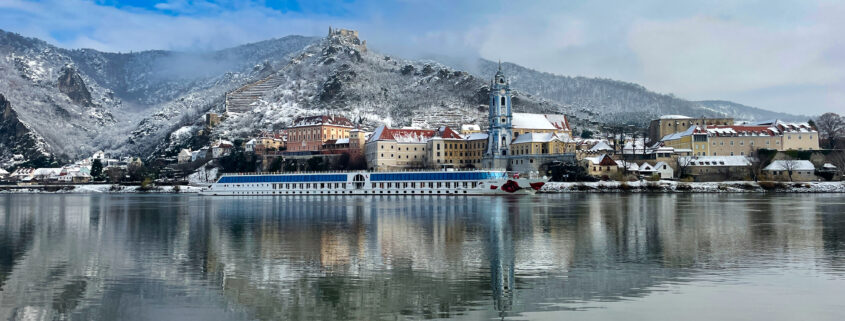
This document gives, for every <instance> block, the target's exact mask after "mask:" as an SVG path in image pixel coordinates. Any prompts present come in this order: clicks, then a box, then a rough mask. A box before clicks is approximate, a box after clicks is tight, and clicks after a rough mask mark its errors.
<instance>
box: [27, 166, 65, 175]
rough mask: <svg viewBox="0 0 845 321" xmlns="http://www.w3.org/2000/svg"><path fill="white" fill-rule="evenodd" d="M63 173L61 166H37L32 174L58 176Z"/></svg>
mask: <svg viewBox="0 0 845 321" xmlns="http://www.w3.org/2000/svg"><path fill="white" fill-rule="evenodd" d="M61 173H62V168H61V167H56V168H36V169H35V171H34V172H33V173H32V175H35V176H57V175H59V174H61Z"/></svg>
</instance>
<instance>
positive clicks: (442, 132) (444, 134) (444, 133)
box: [436, 127, 463, 139]
mask: <svg viewBox="0 0 845 321" xmlns="http://www.w3.org/2000/svg"><path fill="white" fill-rule="evenodd" d="M436 135H437V136H438V137H440V138H443V139H463V137H461V135H460V134H458V133H457V132H455V131H454V130H452V129H451V128H449V127H441V128H440V129H438V130H437V134H436Z"/></svg>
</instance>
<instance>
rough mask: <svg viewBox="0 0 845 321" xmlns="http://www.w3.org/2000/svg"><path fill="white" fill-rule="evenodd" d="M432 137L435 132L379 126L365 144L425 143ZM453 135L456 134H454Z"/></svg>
mask: <svg viewBox="0 0 845 321" xmlns="http://www.w3.org/2000/svg"><path fill="white" fill-rule="evenodd" d="M450 131H451V129H450ZM434 135H435V131H434V130H433V129H390V128H388V127H387V126H386V125H381V126H379V127H378V128H376V131H375V132H374V133H373V135H372V136H370V139H369V140H368V141H367V142H376V141H380V140H393V141H396V142H399V143H425V142H426V141H428V139H430V138H432V137H434ZM450 135H451V134H450ZM455 135H458V134H457V133H455ZM458 138H460V135H458Z"/></svg>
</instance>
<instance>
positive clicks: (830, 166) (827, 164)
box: [0, 163, 836, 171]
mask: <svg viewBox="0 0 845 321" xmlns="http://www.w3.org/2000/svg"><path fill="white" fill-rule="evenodd" d="M822 168H824V169H836V166H835V165H833V164H831V163H824V165H822ZM0 171H2V170H0Z"/></svg>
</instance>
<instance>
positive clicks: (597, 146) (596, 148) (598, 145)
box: [590, 141, 613, 152]
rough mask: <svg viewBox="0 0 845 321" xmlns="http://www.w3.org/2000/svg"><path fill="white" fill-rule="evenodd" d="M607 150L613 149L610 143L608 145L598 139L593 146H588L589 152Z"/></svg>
mask: <svg viewBox="0 0 845 321" xmlns="http://www.w3.org/2000/svg"><path fill="white" fill-rule="evenodd" d="M607 150H613V147H610V145H608V144H607V143H606V142H604V141H599V142H598V143H596V144H595V145H593V147H590V151H591V152H598V151H607Z"/></svg>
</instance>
